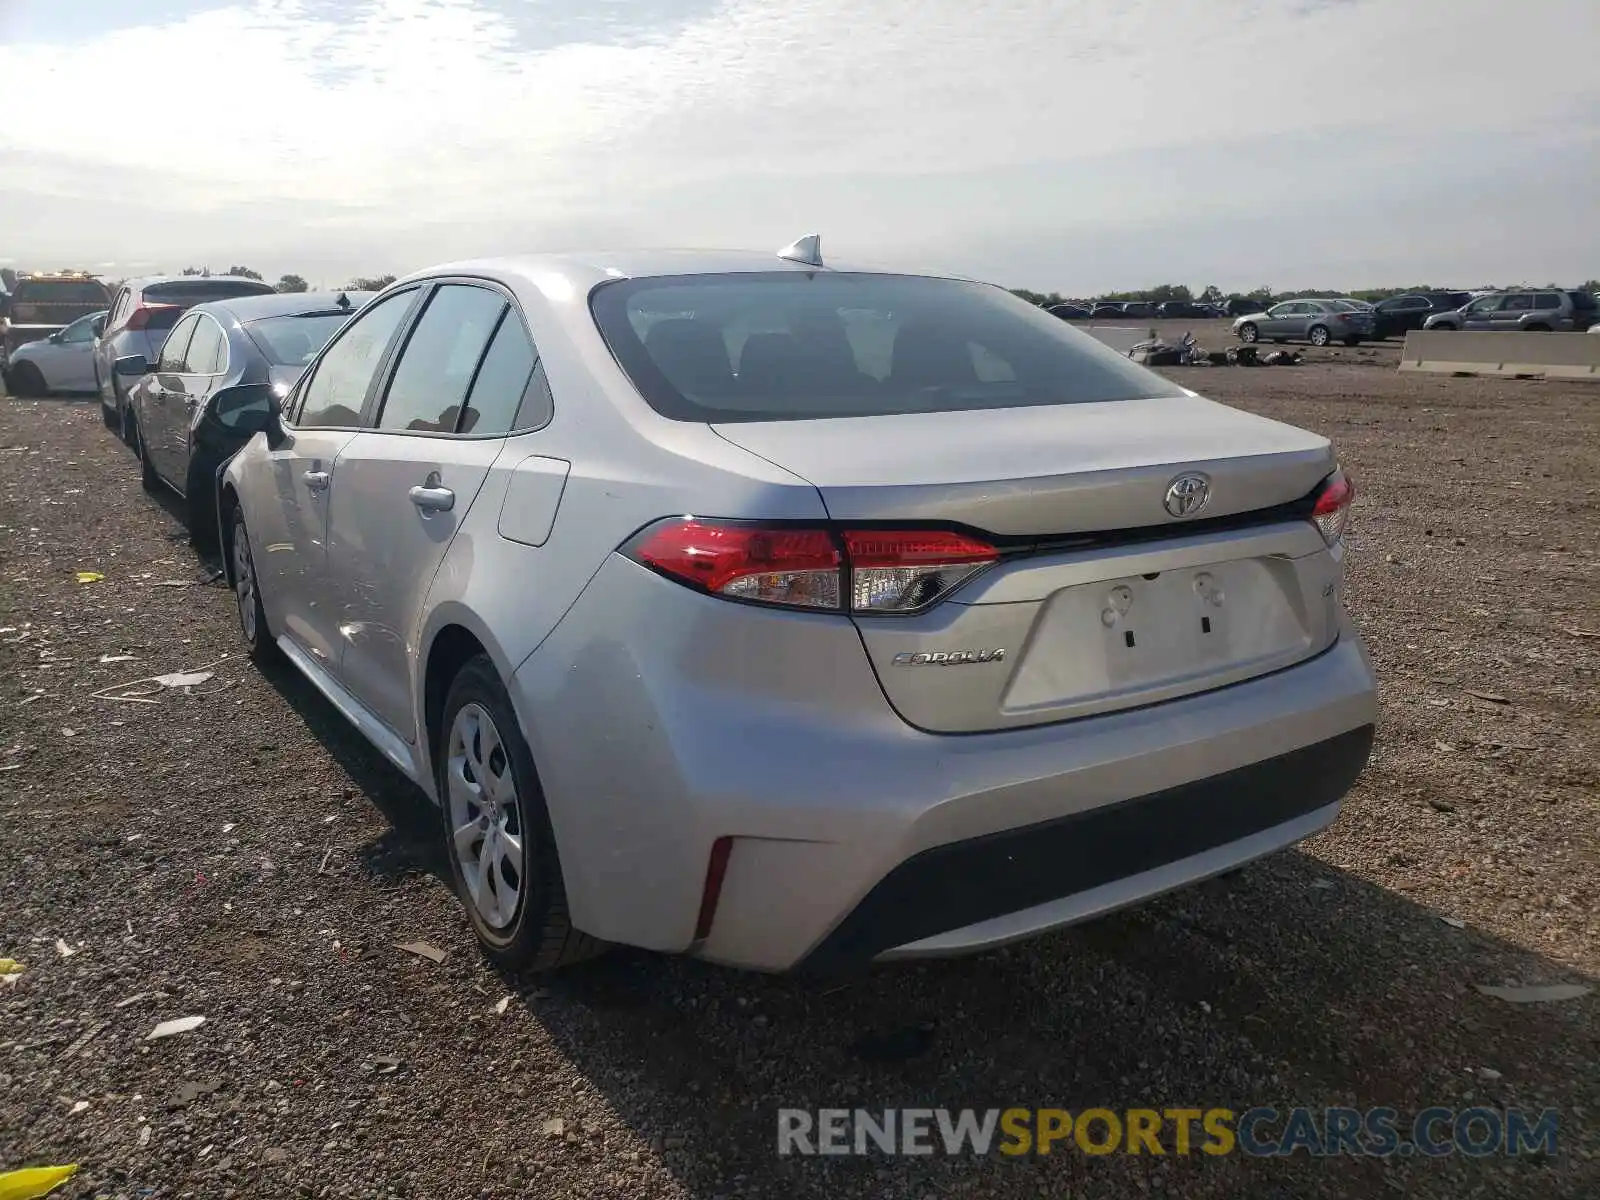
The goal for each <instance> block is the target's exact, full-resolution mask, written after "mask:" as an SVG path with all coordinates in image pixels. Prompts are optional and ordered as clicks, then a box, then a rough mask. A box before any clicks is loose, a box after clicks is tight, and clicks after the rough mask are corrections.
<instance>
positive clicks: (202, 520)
mask: <svg viewBox="0 0 1600 1200" xmlns="http://www.w3.org/2000/svg"><path fill="white" fill-rule="evenodd" d="M215 483H216V480H215V479H214V478H213V477H212V476H210V475H207V474H206V473H205V472H203V471H196V470H194V469H193V467H192V466H191V467H190V470H189V475H188V479H187V481H186V486H185V487H184V489H183V506H184V519H185V521H186V522H187V523H188V525H189V544H190V545H191V546H193V547H194V548H195V549H196V550H197V551H199V552H200V553H201V554H210V553H212V552H214V551H215V550H216V549H217V534H218V530H217V499H216V487H215V486H214V485H215Z"/></svg>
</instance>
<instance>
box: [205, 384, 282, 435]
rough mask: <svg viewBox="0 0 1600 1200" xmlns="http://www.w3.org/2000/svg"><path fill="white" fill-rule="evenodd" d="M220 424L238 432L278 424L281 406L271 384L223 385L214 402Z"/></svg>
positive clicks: (213, 406) (271, 426)
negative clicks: (228, 386)
mask: <svg viewBox="0 0 1600 1200" xmlns="http://www.w3.org/2000/svg"><path fill="white" fill-rule="evenodd" d="M211 411H212V414H213V415H214V416H215V417H216V419H217V423H218V424H219V425H222V426H223V427H224V428H227V429H231V430H234V431H236V432H238V433H259V432H261V431H262V430H263V429H271V428H274V427H276V426H277V424H278V419H279V414H280V413H281V411H282V410H281V409H280V407H279V400H278V394H277V393H276V392H275V391H273V390H272V388H270V387H265V386H251V387H231V388H224V389H223V390H222V391H221V392H219V393H218V394H217V398H216V400H214V401H213V402H212V408H211Z"/></svg>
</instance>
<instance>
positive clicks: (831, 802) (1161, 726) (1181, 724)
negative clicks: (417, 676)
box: [510, 556, 1377, 971]
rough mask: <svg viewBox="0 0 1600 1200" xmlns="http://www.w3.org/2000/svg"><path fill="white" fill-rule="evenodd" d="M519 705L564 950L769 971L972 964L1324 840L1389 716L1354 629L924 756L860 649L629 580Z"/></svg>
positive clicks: (620, 562) (801, 626) (521, 672)
mask: <svg viewBox="0 0 1600 1200" xmlns="http://www.w3.org/2000/svg"><path fill="white" fill-rule="evenodd" d="M974 669H977V668H974ZM510 682H511V689H510V690H511V695H512V701H513V704H514V705H515V706H516V708H517V710H518V712H519V714H520V715H521V718H522V723H523V725H524V727H525V729H526V730H527V734H528V740H529V743H530V746H531V747H532V749H533V753H534V760H535V762H536V763H537V764H538V768H539V773H540V780H541V783H542V785H543V788H544V792H545V796H546V801H547V804H548V806H549V810H550V816H551V821H552V824H553V826H554V828H555V833H556V838H557V843H558V845H559V848H560V853H561V859H562V867H563V874H564V876H565V879H566V884H567V894H568V902H569V905H570V909H571V913H572V918H573V922H574V924H575V925H576V926H577V927H578V928H579V929H582V930H583V931H584V932H586V933H590V934H593V935H594V936H596V937H600V938H604V939H606V940H610V941H616V942H622V943H625V944H629V945H636V946H643V947H646V948H648V949H654V950H662V951H668V952H674V953H684V952H688V953H693V954H696V955H698V956H700V957H702V958H705V959H708V960H710V961H715V962H720V963H725V964H728V965H734V966H741V967H749V968H754V969H759V970H769V971H782V970H789V969H793V968H795V967H796V966H799V965H801V964H802V963H803V964H804V965H805V966H806V967H808V968H812V969H819V970H821V969H829V968H837V967H838V966H841V965H845V964H847V963H849V962H852V961H861V960H863V959H870V958H873V957H896V956H905V955H912V954H952V953H960V952H962V951H965V950H972V949H980V948H982V947H984V946H989V945H995V944H999V943H1000V942H1003V941H1009V940H1013V939H1014V938H1017V937H1023V936H1027V935H1029V934H1032V933H1037V932H1041V931H1043V930H1046V929H1049V928H1053V927H1055V926H1057V925H1062V924H1066V923H1069V922H1070V921H1073V920H1079V919H1082V918H1083V917H1085V916H1088V915H1092V914H1093V913H1096V912H1103V911H1106V910H1107V909H1109V908H1114V907H1118V906H1120V905H1122V904H1128V903H1133V902H1135V901H1137V900H1139V899H1141V898H1143V897H1146V896H1150V895H1154V894H1157V893H1159V892H1162V891H1165V890H1168V889H1169V888H1171V887H1175V886H1179V885H1180V884H1182V883H1185V882H1189V881H1191V880H1193V879H1199V878H1203V877H1205V876H1206V875H1209V874H1215V873H1216V872H1218V871H1223V870H1227V869H1229V868H1230V867H1232V866H1235V865H1237V864H1239V863H1241V862H1246V861H1249V860H1250V859H1252V858H1256V857H1259V856H1260V855H1261V854H1265V853H1269V852H1271V851H1273V850H1277V849H1281V848H1282V847H1283V846H1286V845H1289V844H1291V843H1293V842H1295V841H1298V840H1300V839H1301V838H1304V837H1306V836H1308V835H1309V834H1311V833H1313V832H1315V831H1316V830H1317V829H1319V828H1321V827H1322V826H1324V825H1326V824H1328V823H1329V822H1330V821H1332V820H1333V818H1334V817H1335V815H1336V814H1337V810H1338V801H1339V798H1340V797H1341V796H1342V795H1343V793H1344V791H1345V790H1346V789H1347V788H1348V787H1349V785H1350V782H1351V781H1352V780H1353V779H1354V777H1355V774H1356V773H1357V772H1358V771H1359V770H1360V767H1361V764H1362V763H1363V762H1365V759H1366V750H1367V746H1368V745H1369V744H1370V739H1371V730H1370V727H1371V726H1372V724H1373V723H1374V721H1375V720H1376V713H1377V702H1376V695H1375V691H1374V682H1373V675H1372V669H1371V664H1370V663H1369V661H1368V659H1367V656H1366V652H1365V650H1364V649H1363V648H1362V645H1361V642H1360V638H1359V636H1358V635H1357V633H1356V631H1355V630H1354V628H1353V627H1352V626H1351V625H1350V623H1349V622H1348V620H1345V621H1343V622H1342V624H1341V626H1340V636H1339V639H1338V640H1337V641H1336V642H1335V643H1334V645H1333V646H1332V647H1330V648H1329V649H1328V650H1327V651H1325V652H1324V653H1322V654H1320V655H1318V656H1317V657H1315V658H1313V659H1309V660H1307V661H1305V662H1302V663H1300V664H1297V665H1296V666H1293V667H1290V668H1287V669H1285V670H1281V671H1278V672H1275V673H1273V674H1271V675H1265V676H1261V677H1258V678H1256V679H1252V680H1249V681H1247V682H1243V683H1238V684H1234V685H1232V686H1229V687H1224V688H1218V689H1216V690H1214V691H1210V692H1205V693H1202V694H1198V695H1193V696H1187V697H1184V698H1181V699H1177V700H1171V701H1167V702H1165V703H1162V704H1153V705H1149V706H1146V707H1143V708H1138V709H1128V710H1123V711H1119V712H1114V713H1108V714H1104V715H1101V716H1094V717H1083V718H1081V719H1078V720H1073V721H1065V722H1061V723H1058V724H1053V725H1043V726H1031V727H1026V728H1019V729H1010V730H1005V731H1000V732H995V733H981V734H962V735H938V734H927V733H923V732H920V731H918V730H916V729H913V728H912V727H910V726H909V725H907V724H906V723H905V722H904V721H902V720H901V719H900V718H899V717H898V716H897V715H895V713H894V711H893V710H892V709H891V708H890V706H889V704H888V702H887V701H886V700H885V698H884V695H883V691H882V689H881V688H880V687H879V684H878V681H877V678H876V676H875V675H874V674H873V673H872V669H871V666H870V664H869V663H868V660H867V656H866V655H865V654H864V653H863V651H862V646H861V641H860V638H859V636H858V635H857V634H856V632H855V630H854V629H853V627H851V626H850V624H849V623H848V622H846V621H843V620H838V619H835V618H833V617H829V616H821V615H811V614H805V613H788V612H780V611H775V610H766V609H761V608H758V607H755V606H750V605H736V604H728V603H726V602H724V601H720V600H714V599H710V598H708V597H705V596H701V595H698V594H696V593H693V592H691V591H689V590H688V589H686V588H682V587H680V586H678V585H676V584H673V583H670V582H668V581H666V580H664V579H661V578H660V577H658V576H656V575H654V574H652V573H650V572H648V571H646V570H644V569H643V568H641V567H638V566H636V565H635V564H633V563H631V562H628V561H627V560H625V559H621V558H619V557H616V556H613V558H612V559H610V560H609V561H608V562H607V563H606V565H605V566H604V567H602V569H601V571H600V572H599V574H598V575H597V576H596V577H595V579H594V580H593V581H592V582H591V584H590V586H589V588H588V589H587V590H586V592H585V594H584V596H583V597H582V598H580V600H579V601H578V603H577V604H576V605H574V607H573V609H572V610H571V611H569V613H568V615H567V617H566V619H564V620H563V621H562V623H561V624H560V625H558V626H557V628H556V630H555V631H554V632H552V634H551V636H550V637H549V638H548V639H547V640H546V641H545V643H544V644H542V645H541V646H540V648H539V649H538V650H537V651H535V652H534V654H533V655H532V656H531V657H530V658H529V659H528V660H526V661H525V662H524V663H523V664H522V665H521V667H520V668H519V669H518V670H517V671H516V672H515V673H514V675H513V676H512V679H511V681H510ZM1341 735H1349V736H1348V737H1343V738H1342V737H1341ZM1297 753H1298V755H1299V756H1298V757H1297ZM1268 764H1270V765H1268ZM1252 768H1254V769H1252ZM1241 771H1244V772H1245V773H1244V774H1235V773H1236V772H1241ZM723 837H727V838H731V839H733V843H732V852H731V854H730V856H729V860H728V867H727V872H726V876H725V879H724V882H723V885H722V889H721V894H720V900H719V902H718V904H717V906H716V910H715V918H714V920H713V922H712V924H711V928H710V933H709V935H708V936H706V937H705V938H703V939H700V940H696V937H695V932H696V917H697V915H698V913H699V910H700V906H701V900H702V894H703V891H704V886H705V882H706V878H707V865H708V862H709V860H710V857H711V849H712V846H713V845H714V844H715V842H716V841H717V839H719V838H723ZM1035 842H1037V843H1038V844H1039V845H1038V848H1034V843H1035ZM952 864H953V865H952ZM952 873H953V874H954V875H957V876H959V875H962V874H963V873H965V874H966V875H967V877H966V878H961V879H955V878H952ZM946 893H948V894H946ZM922 909H925V910H926V911H925V912H924V911H911V912H909V915H908V910H922Z"/></svg>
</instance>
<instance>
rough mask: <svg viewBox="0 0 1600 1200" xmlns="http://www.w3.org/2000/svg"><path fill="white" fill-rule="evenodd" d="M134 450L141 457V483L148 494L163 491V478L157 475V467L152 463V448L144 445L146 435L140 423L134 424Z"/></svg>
mask: <svg viewBox="0 0 1600 1200" xmlns="http://www.w3.org/2000/svg"><path fill="white" fill-rule="evenodd" d="M133 440H134V450H135V452H136V453H137V454H138V455H139V482H140V483H141V484H143V485H144V490H145V491H147V492H156V491H160V490H161V476H160V475H157V474H156V465H155V463H153V462H151V461H150V448H149V447H148V446H146V445H145V444H144V433H143V432H142V431H141V430H140V428H139V423H138V422H137V421H135V422H134V423H133Z"/></svg>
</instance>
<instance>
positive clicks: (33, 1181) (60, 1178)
mask: <svg viewBox="0 0 1600 1200" xmlns="http://www.w3.org/2000/svg"><path fill="white" fill-rule="evenodd" d="M77 1173H78V1164H77V1163H73V1164H71V1165H70V1166H65V1167H23V1168H22V1169H21V1170H20V1171H0V1200H39V1198H40V1197H42V1196H48V1195H49V1194H50V1193H51V1192H53V1191H55V1190H56V1189H57V1188H58V1187H60V1186H61V1185H62V1184H63V1183H65V1182H66V1181H67V1180H69V1179H71V1178H72V1177H73V1176H74V1175H76V1174H77Z"/></svg>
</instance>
